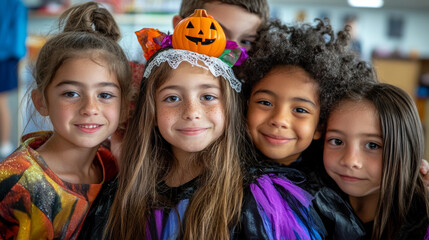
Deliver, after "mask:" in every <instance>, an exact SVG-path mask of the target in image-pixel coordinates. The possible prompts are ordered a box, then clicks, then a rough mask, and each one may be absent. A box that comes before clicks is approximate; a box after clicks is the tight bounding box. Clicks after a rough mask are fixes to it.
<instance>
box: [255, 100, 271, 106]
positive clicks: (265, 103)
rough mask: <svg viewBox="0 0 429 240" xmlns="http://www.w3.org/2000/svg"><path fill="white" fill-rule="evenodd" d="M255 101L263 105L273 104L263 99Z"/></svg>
mask: <svg viewBox="0 0 429 240" xmlns="http://www.w3.org/2000/svg"><path fill="white" fill-rule="evenodd" d="M257 103H259V104H261V105H264V106H273V104H272V103H270V102H269V101H265V100H262V101H258V102H257Z"/></svg>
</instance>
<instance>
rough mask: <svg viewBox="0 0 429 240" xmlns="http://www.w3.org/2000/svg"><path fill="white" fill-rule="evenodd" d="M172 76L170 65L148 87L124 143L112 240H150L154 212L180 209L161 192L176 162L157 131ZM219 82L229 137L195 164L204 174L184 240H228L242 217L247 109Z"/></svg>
mask: <svg viewBox="0 0 429 240" xmlns="http://www.w3.org/2000/svg"><path fill="white" fill-rule="evenodd" d="M160 51H162V50H160ZM160 51H159V52H160ZM159 52H158V53H159ZM155 55H156V54H155ZM154 57H155V56H154ZM152 58H153V57H152ZM149 61H151V60H149ZM172 71H174V70H172V69H171V68H170V66H169V65H168V64H167V63H165V62H164V63H162V64H161V65H160V66H159V67H155V68H154V69H153V70H152V72H151V75H150V76H149V77H148V78H147V79H146V78H145V79H143V81H142V85H141V88H140V93H139V97H138V100H137V107H136V112H135V115H134V116H133V118H132V119H131V122H130V123H129V126H128V128H127V132H126V134H125V139H124V142H123V150H122V152H123V153H124V154H123V156H122V160H121V161H122V164H121V166H122V168H121V169H120V173H119V184H118V191H117V193H116V197H115V200H114V203H113V205H112V208H111V211H110V216H109V220H108V224H107V227H106V232H105V234H106V235H107V237H108V238H111V239H144V238H145V236H146V235H145V234H146V225H142V223H146V222H147V220H148V219H149V217H150V216H151V214H152V211H153V210H154V209H155V208H162V207H172V208H174V206H172V205H173V204H168V200H166V199H165V198H163V197H162V195H160V194H159V193H158V192H157V189H156V187H157V186H158V185H159V184H160V183H161V182H162V181H163V179H164V177H165V176H166V175H167V174H168V173H169V171H170V170H171V168H172V162H173V161H172V159H173V158H174V157H173V154H172V152H171V150H170V145H169V144H168V143H167V142H166V141H165V140H164V139H163V138H162V136H161V134H160V132H159V130H158V129H157V127H156V126H155V124H156V109H155V93H156V90H157V89H158V88H159V87H160V86H161V85H162V84H163V83H164V82H165V81H166V80H167V78H168V77H169V76H170V73H171V72H172ZM219 81H220V83H221V87H222V94H223V96H222V97H223V100H224V102H225V105H226V106H225V132H224V134H223V135H221V136H220V137H219V138H218V139H217V140H216V141H215V142H214V143H212V144H211V145H209V146H208V147H206V149H204V150H203V151H201V152H199V153H197V154H196V156H195V158H193V160H194V161H196V163H197V164H198V165H199V166H202V169H203V170H202V173H201V174H200V176H199V180H198V189H197V190H196V192H195V194H194V195H193V196H192V197H191V198H190V201H189V204H188V208H187V210H186V213H185V216H184V219H183V224H182V225H181V229H180V231H181V232H180V233H179V236H183V239H228V238H229V236H230V233H231V230H232V228H233V226H235V225H236V224H237V222H238V220H239V216H240V210H241V204H242V198H243V173H242V166H241V163H240V157H241V156H240V155H243V153H244V152H245V151H244V150H243V149H244V146H246V144H244V143H245V142H246V140H245V139H246V138H245V124H244V119H243V114H242V109H241V106H242V104H241V103H240V97H239V95H238V93H237V92H235V91H234V90H233V89H232V88H231V87H230V86H229V84H228V82H227V81H226V80H225V79H223V78H222V77H219Z"/></svg>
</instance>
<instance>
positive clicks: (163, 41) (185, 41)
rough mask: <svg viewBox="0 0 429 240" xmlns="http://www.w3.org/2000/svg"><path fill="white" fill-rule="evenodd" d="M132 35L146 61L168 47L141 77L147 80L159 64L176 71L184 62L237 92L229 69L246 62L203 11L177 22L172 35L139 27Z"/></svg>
mask: <svg viewBox="0 0 429 240" xmlns="http://www.w3.org/2000/svg"><path fill="white" fill-rule="evenodd" d="M136 35H137V38H138V40H139V43H140V45H141V46H142V48H143V52H144V56H145V58H146V60H148V59H149V58H150V57H151V56H152V55H153V54H154V53H155V52H157V51H158V50H159V49H161V48H166V47H172V49H170V50H167V51H163V52H161V53H159V54H158V55H156V57H155V58H154V59H152V60H151V61H150V62H149V63H148V65H147V66H146V68H145V72H144V75H143V77H148V76H149V74H150V73H151V71H152V68H153V67H155V66H159V65H160V64H161V63H163V62H168V64H169V65H170V67H171V68H174V69H176V68H177V67H178V66H179V65H180V63H181V62H183V61H186V62H188V63H191V64H192V65H193V66H198V67H201V68H204V69H206V70H209V71H210V72H211V73H212V74H213V75H214V76H215V77H219V76H222V77H224V78H225V79H226V80H228V81H229V83H230V86H231V87H232V88H233V89H234V90H235V91H237V92H240V91H241V82H240V81H239V80H238V79H237V78H236V77H235V76H234V73H233V71H232V69H231V67H232V66H234V65H240V64H241V63H242V62H243V61H244V60H246V58H247V53H246V51H245V50H244V49H243V48H239V47H238V45H237V44H236V43H235V42H232V41H227V40H226V37H225V33H224V32H223V29H222V27H221V26H220V25H219V23H218V22H216V20H214V19H213V17H212V16H210V15H208V14H207V13H206V11H205V10H204V9H196V10H195V11H194V13H193V14H192V15H191V16H189V17H187V18H185V19H183V20H182V21H180V22H179V24H177V26H176V27H175V29H174V33H173V35H168V34H165V33H163V32H160V31H159V30H158V29H153V28H143V29H142V30H140V31H137V32H136Z"/></svg>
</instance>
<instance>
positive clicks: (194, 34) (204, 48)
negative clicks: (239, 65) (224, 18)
mask: <svg viewBox="0 0 429 240" xmlns="http://www.w3.org/2000/svg"><path fill="white" fill-rule="evenodd" d="M172 43H173V48H175V49H183V50H189V51H193V52H197V53H201V54H205V55H208V56H211V57H219V56H220V55H221V54H222V52H223V51H224V50H225V46H226V37H225V33H224V32H223V29H222V27H221V26H220V25H219V23H218V22H217V21H216V20H214V18H213V17H212V16H210V15H208V14H207V12H206V10H204V9H196V10H195V11H194V13H193V14H192V15H191V16H189V17H187V18H185V19H183V20H182V21H180V22H179V23H178V24H177V26H176V28H174V33H173V39H172Z"/></svg>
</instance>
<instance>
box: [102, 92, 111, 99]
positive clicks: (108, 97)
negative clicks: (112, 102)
mask: <svg viewBox="0 0 429 240" xmlns="http://www.w3.org/2000/svg"><path fill="white" fill-rule="evenodd" d="M98 97H100V98H103V99H110V98H112V97H114V96H113V95H112V94H110V93H101V94H99V95H98Z"/></svg>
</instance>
